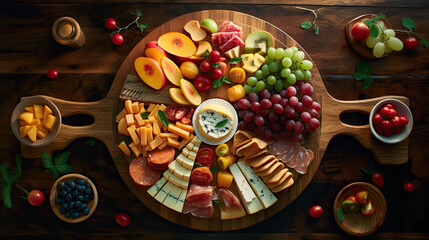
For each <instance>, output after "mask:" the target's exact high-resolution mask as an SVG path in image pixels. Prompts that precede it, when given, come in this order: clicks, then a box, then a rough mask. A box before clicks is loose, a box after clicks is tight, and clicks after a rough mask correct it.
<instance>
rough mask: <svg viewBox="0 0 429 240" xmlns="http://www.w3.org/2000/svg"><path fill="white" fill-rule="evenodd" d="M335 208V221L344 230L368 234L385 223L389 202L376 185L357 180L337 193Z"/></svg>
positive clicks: (357, 233) (356, 234) (357, 234)
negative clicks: (387, 202)
mask: <svg viewBox="0 0 429 240" xmlns="http://www.w3.org/2000/svg"><path fill="white" fill-rule="evenodd" d="M333 210H334V218H335V221H336V222H337V224H338V226H339V227H340V228H341V229H342V230H343V231H344V232H346V233H348V234H350V235H354V236H366V235H369V234H371V233H373V232H374V231H376V230H377V229H378V228H379V227H380V226H381V225H382V224H383V221H384V219H385V218H386V212H387V204H386V199H385V198H384V196H383V194H382V193H381V192H380V190H378V188H377V187H376V186H374V185H372V184H369V183H365V182H355V183H351V184H349V185H347V186H345V187H344V188H343V189H342V190H341V191H340V192H339V193H338V194H337V196H336V198H335V200H334V207H333Z"/></svg>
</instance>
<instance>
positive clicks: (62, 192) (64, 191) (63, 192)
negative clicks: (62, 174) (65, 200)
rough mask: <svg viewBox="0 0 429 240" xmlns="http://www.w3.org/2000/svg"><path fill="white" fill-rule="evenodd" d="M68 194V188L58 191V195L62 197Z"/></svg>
mask: <svg viewBox="0 0 429 240" xmlns="http://www.w3.org/2000/svg"><path fill="white" fill-rule="evenodd" d="M66 194H67V192H66V190H64V189H63V190H61V191H60V192H59V193H58V195H59V196H60V197H64V196H65V195H66Z"/></svg>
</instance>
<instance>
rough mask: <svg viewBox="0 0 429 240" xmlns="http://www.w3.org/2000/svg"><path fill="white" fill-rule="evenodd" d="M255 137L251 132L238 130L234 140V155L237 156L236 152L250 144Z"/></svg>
mask: <svg viewBox="0 0 429 240" xmlns="http://www.w3.org/2000/svg"><path fill="white" fill-rule="evenodd" d="M252 137H253V134H252V133H250V132H246V131H242V130H238V131H237V132H236V133H235V134H234V138H233V140H232V154H235V150H237V149H238V148H239V147H241V146H243V145H244V144H246V143H248V142H250V139H251V138H252Z"/></svg>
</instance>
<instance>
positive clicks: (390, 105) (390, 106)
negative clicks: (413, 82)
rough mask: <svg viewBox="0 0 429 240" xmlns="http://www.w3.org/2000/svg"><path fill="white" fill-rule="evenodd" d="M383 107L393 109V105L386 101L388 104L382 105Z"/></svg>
mask: <svg viewBox="0 0 429 240" xmlns="http://www.w3.org/2000/svg"><path fill="white" fill-rule="evenodd" d="M384 106H385V107H388V108H390V109H395V108H394V107H393V105H392V104H390V103H388V104H386V105H384Z"/></svg>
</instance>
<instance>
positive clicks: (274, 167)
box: [258, 162, 285, 177]
mask: <svg viewBox="0 0 429 240" xmlns="http://www.w3.org/2000/svg"><path fill="white" fill-rule="evenodd" d="M284 167H285V165H283V163H279V162H276V163H274V164H273V165H272V166H271V167H269V168H268V169H267V170H265V171H262V172H259V173H258V176H260V177H265V176H269V175H271V174H272V173H273V172H274V171H276V170H277V169H280V170H281V169H283V168H284ZM277 171H278V170H277Z"/></svg>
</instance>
